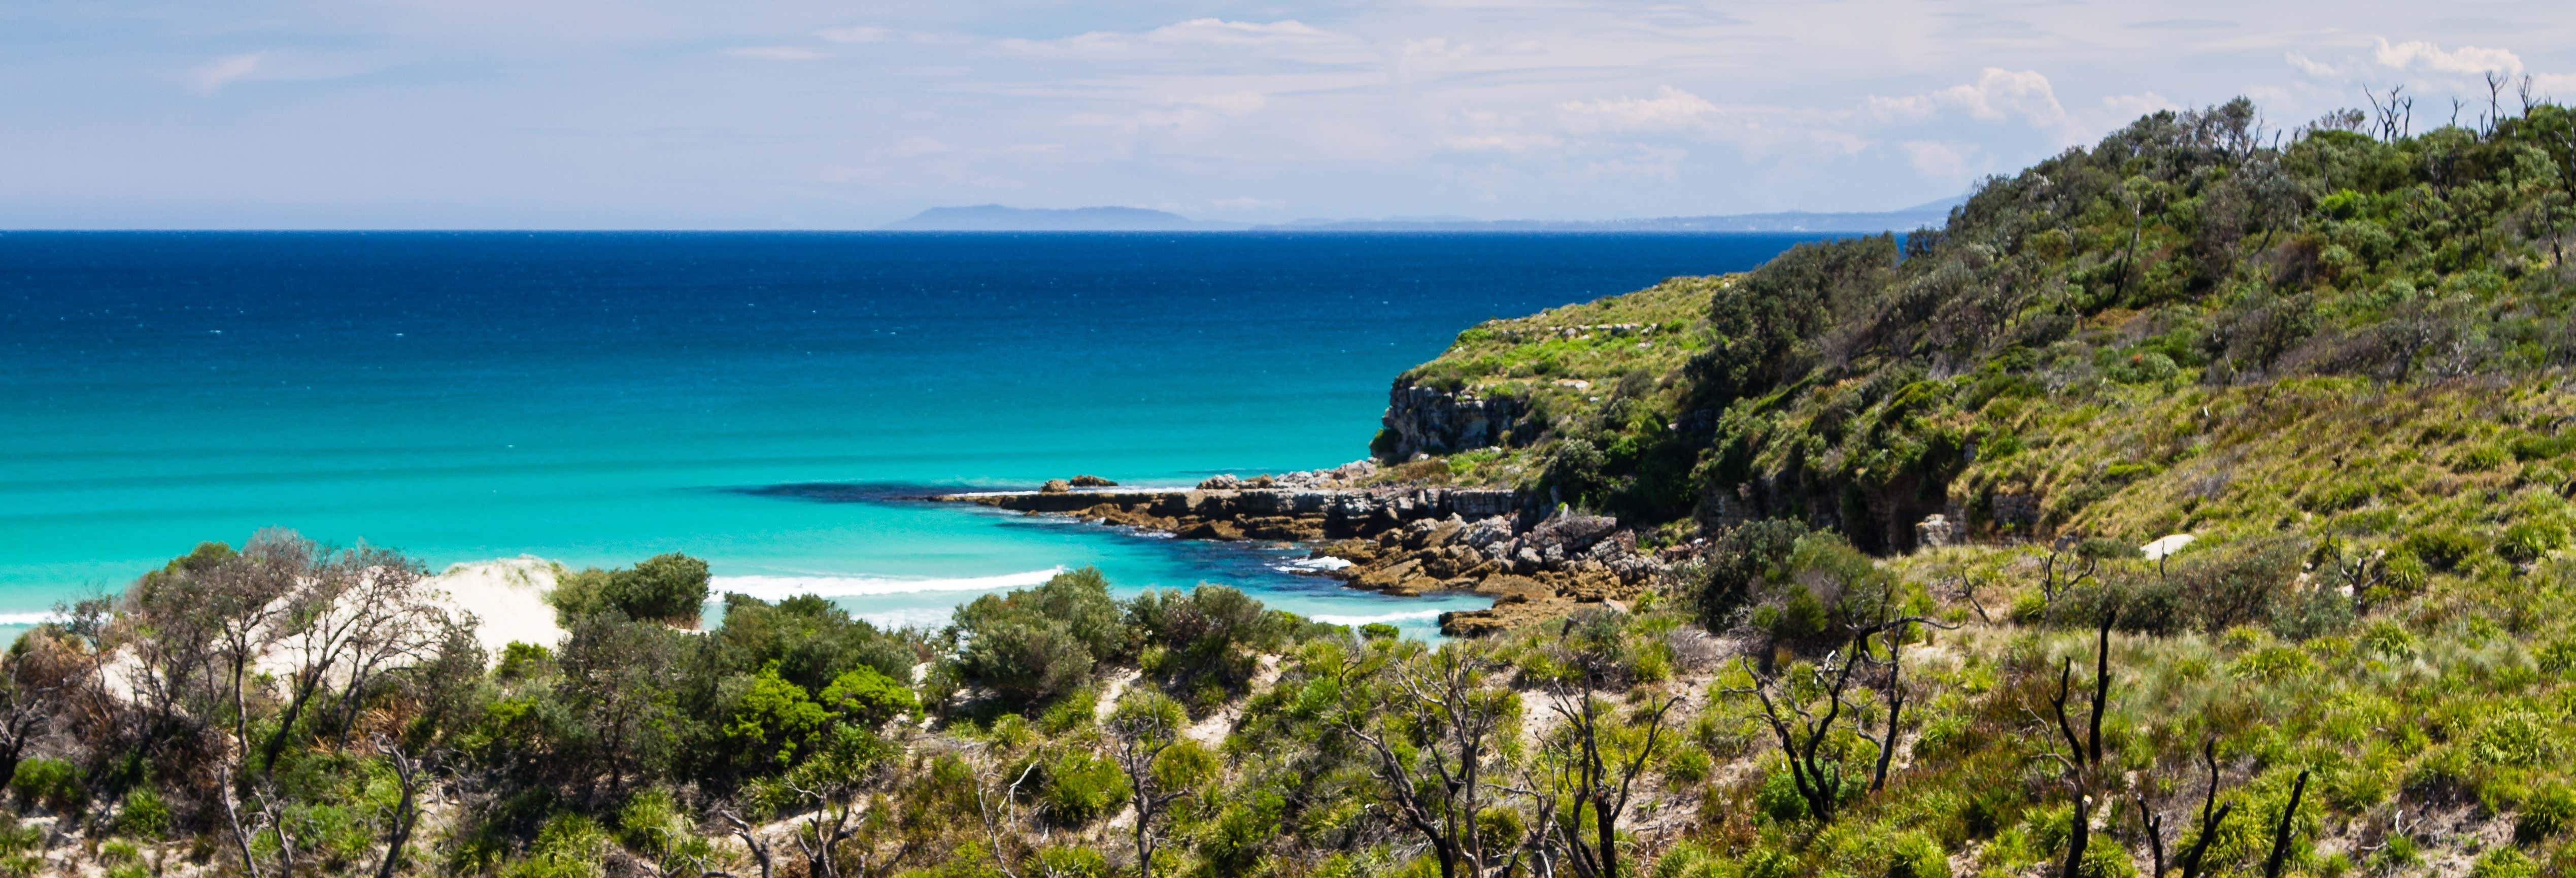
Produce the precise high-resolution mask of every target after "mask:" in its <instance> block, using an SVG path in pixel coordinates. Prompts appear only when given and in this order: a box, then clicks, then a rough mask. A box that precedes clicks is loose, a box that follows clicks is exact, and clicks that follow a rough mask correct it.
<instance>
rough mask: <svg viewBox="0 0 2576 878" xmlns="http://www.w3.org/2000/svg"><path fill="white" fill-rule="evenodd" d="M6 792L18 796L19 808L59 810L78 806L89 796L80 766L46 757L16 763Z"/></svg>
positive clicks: (67, 809)
mask: <svg viewBox="0 0 2576 878" xmlns="http://www.w3.org/2000/svg"><path fill="white" fill-rule="evenodd" d="M9 791H10V792H12V793H16V794H17V795H18V805H19V807H41V808H44V809H46V810H49V811H54V812H58V813H59V812H66V811H69V810H71V809H72V808H74V807H77V806H78V805H80V804H81V802H83V801H84V800H85V799H86V798H87V797H88V795H89V790H88V788H87V787H85V786H83V785H82V784H81V772H80V766H77V765H73V764H71V763H70V762H66V761H64V760H61V759H50V758H45V757H37V758H34V759H28V760H24V761H21V762H19V763H18V771H17V773H16V774H14V775H11V776H10V778H9Z"/></svg>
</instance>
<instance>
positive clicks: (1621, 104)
mask: <svg viewBox="0 0 2576 878" xmlns="http://www.w3.org/2000/svg"><path fill="white" fill-rule="evenodd" d="M1557 109H1558V110H1561V111H1563V112H1564V114H1565V119H1566V123H1567V126H1568V127H1571V128H1573V129H1574V130H1577V131H1671V130H1680V129H1687V128H1696V127H1700V126H1702V125H1705V124H1708V123H1709V122H1711V121H1713V120H1714V119H1715V118H1716V117H1717V115H1718V112H1719V111H1718V109H1717V105H1716V104H1712V103H1709V102H1708V99H1707V98H1703V97H1700V96H1698V95H1695V94H1691V93H1690V92H1686V91H1683V90H1681V89H1678V88H1674V87H1672V86H1669V85H1667V86H1664V87H1663V88H1662V89H1660V90H1658V91H1656V92H1655V96H1654V97H1650V98H1600V99H1596V100H1589V101H1566V102H1564V103H1561V104H1558V105H1557Z"/></svg>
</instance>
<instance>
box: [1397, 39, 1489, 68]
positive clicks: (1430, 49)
mask: <svg viewBox="0 0 2576 878" xmlns="http://www.w3.org/2000/svg"><path fill="white" fill-rule="evenodd" d="M1474 51H1475V47H1474V46H1470V45H1467V44H1466V43H1461V42H1456V41H1454V40H1451V39H1449V38H1448V37H1431V38H1429V39H1420V40H1406V41H1404V60H1405V61H1406V62H1408V63H1413V64H1422V63H1430V64H1450V63H1455V62H1457V61H1459V60H1461V59H1464V58H1466V57H1467V56H1468V55H1469V54H1470V53H1472V52H1474Z"/></svg>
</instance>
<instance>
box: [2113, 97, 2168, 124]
mask: <svg viewBox="0 0 2576 878" xmlns="http://www.w3.org/2000/svg"><path fill="white" fill-rule="evenodd" d="M2102 109H2103V110H2104V111H2105V112H2107V113H2109V114H2110V115H2111V124H2113V125H2125V124H2128V122H2129V121H2130V120H2132V119H2136V118H2138V117H2140V116H2144V115H2146V114H2148V113H2154V112H2160V111H2164V110H2174V111H2177V112H2178V111H2180V110H2181V109H2182V105H2181V104H2177V103H2174V102H2173V101H2171V100H2168V99H2166V98H2165V96H2164V95H2160V94H2157V93H2155V92H2151V91H2147V92H2139V93H2137V94H2133V95H2112V96H2110V97H2106V98H2103V99H2102Z"/></svg>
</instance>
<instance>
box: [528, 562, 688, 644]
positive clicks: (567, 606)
mask: <svg viewBox="0 0 2576 878" xmlns="http://www.w3.org/2000/svg"><path fill="white" fill-rule="evenodd" d="M546 599H547V600H548V601H549V602H552V603H553V604H554V606H555V614H556V617H557V619H558V624H561V625H563V626H564V627H566V628H569V627H572V625H573V624H574V623H575V622H576V621H578V620H580V619H581V618H582V617H584V616H588V615H591V614H593V613H598V612H602V611H610V610H614V611H616V612H619V613H624V614H626V615H627V617H629V618H634V619H643V620H647V621H653V622H662V623H665V624H671V625H679V626H681V627H685V628H695V627H697V626H698V621H699V618H700V616H701V614H702V613H703V612H704V611H705V607H706V602H707V562H705V561H702V560H699V559H697V558H691V557H689V556H687V555H684V554H681V553H678V552H669V553H665V554H661V555H655V556H653V557H651V558H647V559H645V560H644V561H642V562H640V563H638V564H636V565H635V566H633V567H627V568H620V569H617V570H600V569H598V568H591V569H587V570H581V571H571V572H563V573H560V574H559V575H557V576H556V578H555V590H554V591H553V592H552V593H550V594H548V595H547V596H546Z"/></svg>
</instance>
